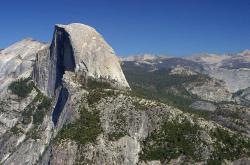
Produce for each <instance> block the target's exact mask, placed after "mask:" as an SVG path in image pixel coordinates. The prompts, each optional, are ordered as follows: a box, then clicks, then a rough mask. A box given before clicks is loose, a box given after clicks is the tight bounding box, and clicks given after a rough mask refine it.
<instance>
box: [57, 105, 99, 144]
mask: <svg viewBox="0 0 250 165" xmlns="http://www.w3.org/2000/svg"><path fill="white" fill-rule="evenodd" d="M101 132H102V129H101V125H100V119H99V113H98V112H97V111H91V112H90V111H88V110H87V109H85V108H84V107H83V106H82V107H81V108H80V118H79V119H77V120H76V121H74V122H73V123H70V124H68V125H66V126H64V128H63V129H62V130H61V131H60V132H59V134H58V137H57V138H58V139H59V140H60V139H61V140H62V139H71V140H74V141H76V142H77V143H79V144H86V143H93V142H95V140H96V138H97V136H98V135H99V134H100V133H101ZM57 141H58V140H57Z"/></svg>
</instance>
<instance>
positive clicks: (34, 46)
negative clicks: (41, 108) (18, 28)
mask: <svg viewBox="0 0 250 165" xmlns="http://www.w3.org/2000/svg"><path fill="white" fill-rule="evenodd" d="M45 46H46V44H44V43H41V42H38V41H35V40H32V39H24V40H22V41H19V42H17V43H15V44H13V45H11V46H10V47H8V48H6V49H4V50H2V51H1V52H0V94H1V92H3V91H5V90H6V89H7V87H8V85H9V84H10V82H12V81H13V80H16V79H18V78H21V77H29V76H30V75H31V71H32V65H33V63H34V60H35V58H36V53H37V52H38V51H39V50H41V49H43V48H44V47H45Z"/></svg>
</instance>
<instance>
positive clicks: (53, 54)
mask: <svg viewBox="0 0 250 165" xmlns="http://www.w3.org/2000/svg"><path fill="white" fill-rule="evenodd" d="M48 56H49V58H48ZM46 65H48V66H46ZM40 67H42V68H40ZM40 70H42V72H39V71H40ZM34 71H35V72H34V73H33V77H34V79H35V81H36V83H37V85H38V87H39V88H40V89H42V90H43V91H45V92H46V93H47V94H48V95H50V96H52V95H54V92H55V89H56V88H57V87H58V86H60V85H61V83H62V82H61V80H62V77H63V74H64V72H65V71H71V72H74V73H75V74H76V77H77V78H79V77H80V78H82V77H83V78H86V77H92V78H97V79H103V80H104V81H108V82H110V83H112V84H113V85H114V86H115V87H118V88H129V85H128V83H127V81H126V79H125V76H124V74H123V72H122V69H121V67H120V64H119V60H118V58H117V57H116V56H115V53H114V50H113V49H112V48H111V47H110V46H109V45H108V44H107V43H106V42H105V40H104V39H103V38H102V36H101V35H100V34H99V33H98V32H96V31H95V30H94V29H93V28H92V27H89V26H87V25H83V24H78V23H74V24H70V25H56V26H55V31H54V37H53V41H52V44H51V45H50V50H48V48H46V50H43V51H42V52H40V55H39V56H37V64H36V66H35V68H34ZM46 72H48V74H47V75H48V76H46V74H45V73H46ZM42 81H43V82H42Z"/></svg>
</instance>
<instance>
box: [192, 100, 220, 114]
mask: <svg viewBox="0 0 250 165" xmlns="http://www.w3.org/2000/svg"><path fill="white" fill-rule="evenodd" d="M190 107H192V108H194V109H197V110H204V111H211V112H213V111H215V110H216V108H217V107H216V106H215V105H214V104H213V103H210V102H205V101H196V102H194V103H192V104H191V105H190Z"/></svg>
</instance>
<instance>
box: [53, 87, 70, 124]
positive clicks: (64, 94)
mask: <svg viewBox="0 0 250 165" xmlns="http://www.w3.org/2000/svg"><path fill="white" fill-rule="evenodd" d="M68 97H69V92H68V90H67V88H62V89H61V91H60V94H59V97H58V101H57V103H56V107H55V109H54V111H53V113H52V121H53V123H54V125H56V124H57V122H58V118H59V117H60V114H61V112H62V110H63V108H64V106H65V104H66V102H67V100H68Z"/></svg>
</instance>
